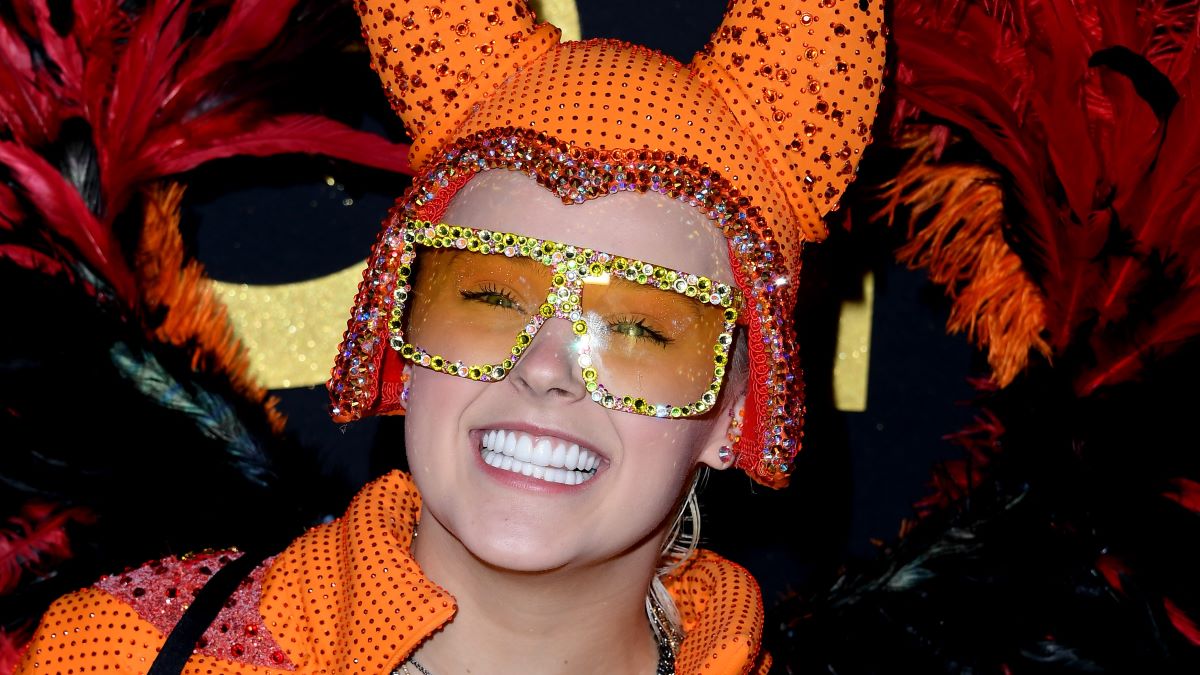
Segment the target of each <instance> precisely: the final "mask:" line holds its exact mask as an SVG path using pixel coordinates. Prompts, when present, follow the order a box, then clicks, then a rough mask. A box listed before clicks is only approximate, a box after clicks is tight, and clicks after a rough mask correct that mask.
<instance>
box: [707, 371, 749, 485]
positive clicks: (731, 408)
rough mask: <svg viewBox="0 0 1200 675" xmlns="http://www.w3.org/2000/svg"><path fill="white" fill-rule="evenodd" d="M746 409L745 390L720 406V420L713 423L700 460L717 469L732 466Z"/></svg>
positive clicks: (721, 469) (722, 469)
mask: <svg viewBox="0 0 1200 675" xmlns="http://www.w3.org/2000/svg"><path fill="white" fill-rule="evenodd" d="M745 409H746V392H745V390H743V391H741V392H739V393H738V394H737V396H736V397H734V398H733V400H732V402H731V403H730V404H729V405H728V406H723V407H722V410H721V412H722V415H721V418H720V421H718V422H717V423H716V424H714V425H713V428H712V432H711V433H710V434H709V435H708V439H707V440H706V441H705V444H704V450H703V451H701V453H700V462H701V463H702V464H704V465H706V466H708V467H710V468H712V469H715V470H717V471H724V470H725V469H728V468H729V467H731V466H733V464H734V460H735V459H736V456H735V454H734V453H735V452H736V451H735V450H734V448H736V447H737V446H738V441H739V440H741V436H742V418H743V416H744V414H745Z"/></svg>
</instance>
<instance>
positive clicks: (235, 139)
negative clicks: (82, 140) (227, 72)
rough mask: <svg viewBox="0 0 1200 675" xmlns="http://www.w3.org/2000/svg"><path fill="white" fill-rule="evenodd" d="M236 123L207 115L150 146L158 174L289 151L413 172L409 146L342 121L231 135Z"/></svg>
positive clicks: (262, 126)
mask: <svg viewBox="0 0 1200 675" xmlns="http://www.w3.org/2000/svg"><path fill="white" fill-rule="evenodd" d="M237 121H238V120H237V119H236V118H235V119H229V118H220V117H217V118H213V117H211V116H210V117H206V118H201V119H199V120H197V121H196V123H193V124H188V125H181V126H180V127H177V128H174V129H172V130H171V132H173V133H186V134H187V136H186V139H185V138H181V137H179V136H175V137H170V136H168V137H165V138H164V137H161V136H160V137H158V138H155V139H154V140H153V142H152V143H150V144H148V147H147V154H149V155H151V156H153V157H154V158H155V159H154V172H155V173H158V174H171V173H180V172H183V171H188V170H190V169H193V168H195V167H196V166H199V165H200V164H203V163H204V162H209V161H212V160H214V159H223V158H225V157H233V156H235V155H249V156H254V157H265V156H270V155H279V154H284V153H291V152H304V153H315V154H321V155H326V156H329V157H337V158H341V159H349V160H351V161H354V162H356V163H358V164H362V165H364V166H370V167H374V168H377V169H384V170H387V171H394V172H397V173H411V172H412V168H411V167H410V166H409V163H408V145H407V144H404V143H389V142H388V141H386V140H384V139H382V138H380V137H379V136H376V135H375V134H370V133H366V132H363V131H358V130H356V129H352V128H350V127H348V126H346V125H344V124H342V123H340V122H337V121H334V120H331V119H328V118H325V117H316V116H313V115H281V116H279V117H274V118H269V119H266V120H262V121H259V122H257V123H256V124H255V125H253V126H250V127H246V126H242V127H241V128H242V132H241V133H231V132H230V131H229V130H228V129H229V127H236V126H238V125H237V124H230V122H237ZM164 136H165V134H164Z"/></svg>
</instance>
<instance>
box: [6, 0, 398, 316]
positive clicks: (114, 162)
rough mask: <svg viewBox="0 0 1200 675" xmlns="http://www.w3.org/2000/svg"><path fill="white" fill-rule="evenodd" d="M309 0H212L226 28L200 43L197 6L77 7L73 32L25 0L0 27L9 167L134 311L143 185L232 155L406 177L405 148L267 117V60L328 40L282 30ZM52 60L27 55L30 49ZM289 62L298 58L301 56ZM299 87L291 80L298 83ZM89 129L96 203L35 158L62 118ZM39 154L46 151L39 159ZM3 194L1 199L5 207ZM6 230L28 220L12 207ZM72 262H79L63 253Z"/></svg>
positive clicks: (309, 119)
mask: <svg viewBox="0 0 1200 675" xmlns="http://www.w3.org/2000/svg"><path fill="white" fill-rule="evenodd" d="M298 1H299V0H279V1H276V0H211V1H207V2H204V3H202V4H203V9H204V10H205V11H209V12H213V13H216V12H220V11H222V10H224V11H225V15H224V17H223V18H222V19H221V21H219V22H218V23H217V25H216V26H214V27H213V29H212V30H211V31H209V32H207V33H204V34H197V35H189V34H187V32H186V31H187V28H188V18H189V16H191V14H192V12H193V11H194V10H195V9H197V8H199V5H194V4H193V2H192V1H191V0H148V1H147V2H145V3H140V4H135V5H126V4H125V3H121V2H119V0H75V2H74V3H73V21H72V24H71V30H70V31H69V32H68V33H67V34H65V35H59V34H58V33H57V32H56V31H55V29H54V28H53V26H51V25H50V10H49V4H48V0H16V2H15V3H14V4H13V13H12V17H11V18H15V21H14V20H11V19H10V17H3V18H0V57H3V58H2V61H0V88H2V89H3V90H4V91H5V92H6V94H7V93H8V92H12V93H11V94H10V95H6V96H4V97H3V98H2V99H0V135H7V136H9V137H10V138H11V141H6V142H5V143H4V145H3V147H0V165H5V166H7V167H8V169H9V170H10V172H11V173H12V174H13V175H14V177H15V178H16V181H15V182H16V184H17V185H18V186H19V188H20V190H19V191H20V193H21V194H20V197H21V198H22V199H23V200H24V203H27V204H29V205H31V206H33V207H34V208H35V209H36V210H37V211H38V212H39V213H37V214H28V215H30V216H32V215H38V216H40V218H39V219H40V221H41V222H44V223H46V224H47V225H48V226H49V227H50V228H51V229H52V230H54V231H56V232H58V234H59V235H60V236H61V237H62V238H63V239H65V240H66V241H69V242H70V243H71V244H73V245H74V246H76V247H78V248H79V251H78V253H77V254H76V255H78V256H79V257H81V258H82V259H83V260H84V261H85V262H87V263H88V264H89V265H92V266H94V267H95V268H96V270H97V272H98V273H100V274H101V276H103V277H104V278H105V279H106V280H107V281H108V282H109V283H110V284H111V285H112V286H113V287H114V289H115V290H116V291H117V293H118V294H119V295H120V297H122V298H123V299H124V300H125V301H126V302H127V303H130V304H136V303H137V302H138V297H137V289H136V285H135V283H134V282H133V280H132V276H131V274H130V273H129V266H128V262H127V261H126V260H125V259H124V258H123V257H122V255H121V251H120V250H119V248H118V247H117V246H116V244H115V238H114V236H113V233H112V227H113V223H114V222H115V219H116V218H117V217H118V216H119V215H120V214H121V213H122V212H123V211H125V210H126V208H127V207H128V205H129V204H130V203H131V200H132V199H133V197H134V196H135V195H136V194H137V191H138V190H140V189H141V188H142V187H143V186H144V185H145V184H146V183H148V182H152V181H155V180H159V179H162V178H164V177H167V176H172V175H174V174H178V173H181V172H185V171H189V170H191V169H193V168H195V167H197V166H199V165H200V164H203V163H204V162H208V161H211V160H214V159H222V158H226V157H232V156H235V155H252V156H267V155H276V154H287V153H319V154H323V155H327V156H330V157H336V158H340V159H345V160H348V161H351V162H355V163H359V164H363V165H366V166H371V167H376V168H381V169H385V170H389V171H397V172H406V173H407V172H409V171H410V169H409V166H408V161H407V153H408V149H407V146H405V145H401V144H393V143H390V142H388V141H386V140H384V139H382V138H380V137H378V136H375V135H373V134H368V133H365V132H360V131H356V130H354V129H351V128H349V127H347V126H345V125H343V124H341V123H338V122H335V121H333V120H328V119H324V118H320V117H316V116H306V115H282V116H275V115H273V114H271V113H270V112H269V111H268V110H267V108H266V106H265V105H264V101H263V99H262V97H261V95H262V88H263V86H264V85H263V82H262V79H261V78H259V79H258V80H255V79H253V77H252V76H247V73H248V72H250V73H253V71H254V66H255V65H257V61H256V60H257V59H260V58H262V56H263V54H264V53H265V52H267V51H270V50H282V51H283V52H287V51H288V49H285V48H282V47H280V45H281V44H282V45H285V46H289V45H291V44H292V43H291V42H289V40H291V41H293V42H294V41H296V40H299V39H302V38H303V37H304V36H305V35H307V34H308V33H311V32H312V31H315V30H321V29H320V28H319V27H318V26H317V25H316V24H319V23H320V22H316V21H313V22H309V24H306V25H304V26H301V27H300V29H298V30H286V29H285V25H286V24H287V21H288V19H289V17H291V16H292V14H293V13H294V10H295V8H296V6H297V4H298ZM31 43H32V44H36V45H38V46H39V49H40V52H41V54H42V55H43V56H42V58H39V59H34V58H31V52H30V48H29V46H28V45H29V44H31ZM292 51H295V49H294V48H292ZM293 76H295V75H293ZM72 117H82V118H84V119H86V120H87V121H88V123H89V124H90V125H91V131H92V139H91V140H92V144H93V146H94V148H95V154H96V162H97V164H98V167H99V170H98V174H99V175H98V178H99V183H100V195H99V199H97V200H96V201H95V202H92V201H90V200H89V201H88V202H87V204H92V206H93V208H95V209H96V212H95V213H90V212H89V210H88V206H87V204H85V202H84V200H83V198H82V197H81V196H80V195H79V194H78V192H76V188H75V187H74V186H73V185H72V184H71V183H70V182H69V181H67V180H65V179H64V178H63V177H62V176H61V175H59V174H58V170H57V169H56V168H55V167H54V166H52V165H51V163H49V162H47V161H46V160H45V159H44V158H42V157H40V156H38V154H37V151H40V150H41V149H43V148H45V147H48V146H52V145H53V144H54V142H55V141H56V140H57V136H58V134H59V129H60V127H61V125H62V123H63V121H65V120H67V119H70V118H72ZM35 149H36V150H35ZM3 196H4V195H0V197H3ZM6 202H7V203H0V208H2V209H4V210H3V211H0V222H3V221H8V222H10V223H13V224H16V223H18V222H19V220H18V218H20V217H21V216H19V215H18V209H17V208H16V206H15V202H13V200H11V199H7V200H6ZM67 255H68V257H70V254H69V253H67Z"/></svg>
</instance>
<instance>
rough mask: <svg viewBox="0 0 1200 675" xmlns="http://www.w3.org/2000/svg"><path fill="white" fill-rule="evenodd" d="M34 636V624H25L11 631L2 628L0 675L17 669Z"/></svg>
mask: <svg viewBox="0 0 1200 675" xmlns="http://www.w3.org/2000/svg"><path fill="white" fill-rule="evenodd" d="M32 637H33V628H32V625H24V626H21V627H19V628H17V629H16V630H11V631H6V630H4V629H3V628H0V675H8V674H9V673H12V672H15V671H16V669H17V664H18V663H20V662H21V657H22V656H24V655H25V650H27V649H28V648H29V640H30V639H31V638H32Z"/></svg>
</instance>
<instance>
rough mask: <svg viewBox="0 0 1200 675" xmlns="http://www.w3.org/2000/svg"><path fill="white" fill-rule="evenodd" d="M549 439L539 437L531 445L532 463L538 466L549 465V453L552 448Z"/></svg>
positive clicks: (551, 451) (551, 452)
mask: <svg viewBox="0 0 1200 675" xmlns="http://www.w3.org/2000/svg"><path fill="white" fill-rule="evenodd" d="M550 446H551V444H550V441H548V440H546V439H544V438H543V439H541V440H539V441H538V442H537V443H535V444H534V446H533V463H534V464H537V465H539V466H551V464H550V455H551V454H553V452H554V451H553V450H551V449H550Z"/></svg>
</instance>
